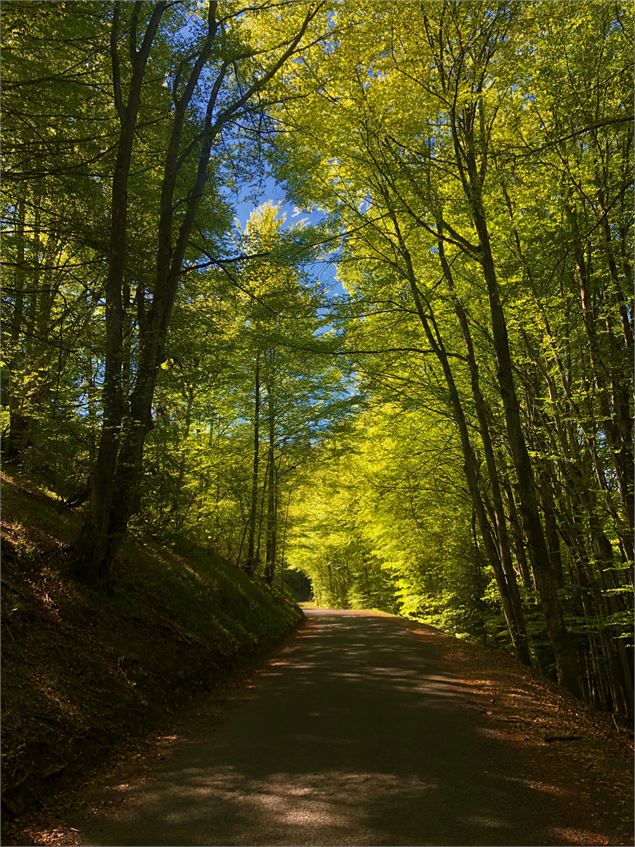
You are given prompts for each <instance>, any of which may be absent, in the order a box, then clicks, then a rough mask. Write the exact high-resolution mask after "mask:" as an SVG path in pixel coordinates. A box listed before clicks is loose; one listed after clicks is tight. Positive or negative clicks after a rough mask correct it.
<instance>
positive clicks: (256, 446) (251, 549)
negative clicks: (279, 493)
mask: <svg viewBox="0 0 635 847" xmlns="http://www.w3.org/2000/svg"><path fill="white" fill-rule="evenodd" d="M259 473H260V351H258V352H257V353H256V367H255V374H254V441H253V462H252V473H251V503H250V507H249V523H248V526H249V530H248V532H249V536H248V541H247V561H246V562H245V570H246V571H247V573H248V574H252V573H253V572H254V571H255V569H256V561H255V558H254V554H255V546H256V518H257V515H258V477H259Z"/></svg>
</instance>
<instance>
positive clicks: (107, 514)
mask: <svg viewBox="0 0 635 847" xmlns="http://www.w3.org/2000/svg"><path fill="white" fill-rule="evenodd" d="M165 8H166V3H165V2H159V3H157V4H156V6H155V7H154V10H153V12H152V16H151V19H150V23H149V24H148V28H147V30H146V33H145V36H144V39H143V43H142V46H141V48H140V49H139V50H137V45H136V44H134V45H132V44H131V45H130V55H131V57H132V58H131V64H132V76H131V80H130V86H129V89H128V97H127V101H126V102H125V103H124V99H123V92H122V86H121V82H122V80H121V68H120V60H119V38H120V29H119V23H120V13H121V5H120V4H119V3H116V4H115V5H114V8H113V20H112V27H111V37H110V55H111V63H112V78H113V89H114V100H115V107H116V109H117V112H118V114H119V122H120V126H119V140H118V144H117V157H116V160H115V171H114V176H113V183H112V195H111V217H110V250H109V253H110V255H109V264H108V274H107V277H106V351H105V352H106V356H105V371H104V385H103V389H102V404H103V423H102V427H101V434H100V439H99V447H98V450H97V459H96V462H95V467H94V470H93V476H92V490H91V498H90V507H89V512H88V515H87V517H86V520H85V523H84V525H83V527H82V529H81V531H80V534H79V537H78V538H77V540H76V542H75V545H74V550H73V557H74V559H75V562H76V568H77V573H78V575H79V576H80V577H82V578H83V579H85V580H87V581H89V582H95V583H99V584H106V585H107V584H108V583H109V582H110V579H111V572H110V571H111V563H112V558H113V556H114V553H115V551H116V548H117V546H118V544H119V536H118V535H117V534H115V535H113V520H112V515H111V510H112V505H113V493H114V489H115V477H116V474H117V472H118V462H119V448H120V435H121V425H122V419H123V395H122V364H123V327H124V317H125V315H124V302H123V288H124V282H125V273H126V256H127V231H128V179H129V174H130V167H131V163H132V149H133V145H134V139H135V133H136V127H137V119H138V115H139V109H140V106H141V91H142V85H143V77H144V72H145V67H146V63H147V60H148V58H149V55H150V49H151V46H152V43H153V41H154V38H155V36H156V32H157V29H158V26H159V23H160V20H161V17H162V15H163V12H164V11H165ZM139 10H140V5H136V6H135V7H134V9H133V11H132V15H133V16H134V17H135V19H136V18H137V16H138V14H139ZM115 523H116V521H115Z"/></svg>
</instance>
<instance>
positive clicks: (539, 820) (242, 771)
mask: <svg viewBox="0 0 635 847" xmlns="http://www.w3.org/2000/svg"><path fill="white" fill-rule="evenodd" d="M308 618H309V620H308V623H307V625H306V627H305V628H304V629H303V630H301V632H300V633H299V636H298V638H297V639H296V640H295V642H293V643H292V644H290V645H287V647H285V648H284V649H283V650H281V651H280V653H279V654H278V655H277V656H275V657H274V658H273V659H272V660H270V661H269V662H268V663H267V664H266V665H265V666H264V667H263V668H262V669H261V670H260V671H258V672H257V673H256V674H255V675H254V676H253V678H252V680H251V682H250V685H251V687H250V688H248V689H247V690H243V691H241V692H239V693H237V694H236V696H235V697H234V698H233V701H232V709H231V712H230V714H229V716H228V719H227V721H226V722H225V723H224V724H223V725H222V726H220V727H219V729H218V730H217V731H215V732H211V733H210V732H204V731H202V732H201V733H200V734H199V735H196V736H193V737H191V738H178V737H176V736H172V737H167V736H165V737H163V743H164V745H165V747H164V750H165V753H166V756H164V757H161V758H162V759H164V760H163V761H161V762H159V763H157V766H156V768H154V772H153V778H152V779H149V780H148V779H140V780H139V779H138V780H136V781H135V780H133V779H130V778H125V779H121V777H120V778H119V780H118V781H117V782H116V783H115V784H114V785H113V786H112V787H111V789H109V791H110V794H109V796H110V797H113V796H117V797H118V801H117V803H116V806H115V808H116V814H115V815H113V813H112V812H111V811H106V812H104V811H101V812H99V811H96V812H95V814H94V815H93V816H92V818H91V820H90V821H89V822H88V823H87V825H86V827H85V835H86V838H87V842H86V843H90V844H95V845H106V844H113V843H117V844H122V845H124V844H141V843H145V842H144V841H143V835H142V834H143V833H144V832H147V831H148V825H149V822H150V825H151V826H152V827H153V829H152V831H153V833H157V835H155V837H154V840H153V843H155V844H210V845H213V844H228V845H230V844H241V845H247V844H265V843H266V844H272V845H273V844H307V845H309V844H315V845H326V844H338V845H348V844H357V845H359V844H364V845H371V844H378V845H379V844H404V845H405V844H421V845H424V844H436V845H444V844H447V845H449V844H471V845H488V844H489V845H493V844H516V845H529V844H545V845H547V844H563V843H564V844H569V843H579V842H575V840H572V839H570V838H569V836H568V835H566V833H574V832H575V831H576V830H575V826H576V824H579V820H576V818H575V810H574V809H572V807H570V805H568V803H569V801H568V798H569V797H570V791H569V790H568V789H567V785H566V783H564V781H563V784H560V782H559V781H558V780H557V779H556V780H554V779H553V776H552V778H550V779H549V778H546V779H545V780H544V781H542V780H540V779H537V778H536V777H535V774H534V773H533V771H532V772H528V771H527V764H528V760H527V758H526V756H527V755H532V756H533V755H539V754H541V752H542V751H541V750H540V749H535V748H533V747H531V746H529V745H525V746H524V747H522V746H521V745H518V744H517V743H516V741H515V739H513V738H511V737H510V735H509V733H508V732H506V731H505V730H504V729H501V728H499V727H498V726H497V725H496V723H495V722H494V723H493V722H492V719H491V717H490V715H489V714H487V713H486V710H484V709H482V708H480V707H479V705H478V704H479V703H481V701H482V698H483V696H484V695H483V688H484V689H485V691H486V692H488V691H489V688H488V685H489V680H485V679H484V678H482V677H480V676H478V675H476V677H477V678H475V679H473V680H472V679H465V678H460V677H458V676H456V675H454V674H451V673H449V672H447V671H446V668H447V667H448V665H447V664H446V663H445V661H444V660H443V658H442V654H443V650H441V649H440V647H439V636H437V635H436V634H435V633H434V631H430V633H429V637H428V638H425V639H422V638H420V637H417V638H412V639H409V638H408V637H407V635H406V632H407V630H408V626H407V624H406V625H405V624H404V622H403V621H400V620H399V619H397V618H392V617H375V616H370V615H369V616H365V615H363V614H360V613H355V614H346V613H344V614H342V615H341V616H339V615H338V614H337V613H331V612H328V613H325V614H324V617H323V618H322V617H320V615H319V614H316V613H311V614H310V615H309V616H308ZM507 693H508V694H509V696H510V697H511V696H512V695H516V694H517V693H518V691H517V690H515V689H513V688H512V689H510V690H509V692H507ZM523 751H524V752H523ZM510 774H513V776H510ZM106 796H108V791H107V793H106ZM555 822H558V824H559V825H561V827H562V830H561V831H562V833H565V835H563V836H562V837H560V836H557V837H556V835H555V834H554V833H555V829H553V827H552V828H551V829H549V824H554V823H555ZM567 827H570V829H567ZM572 838H573V836H572ZM593 843H602V842H601V841H596V842H593Z"/></svg>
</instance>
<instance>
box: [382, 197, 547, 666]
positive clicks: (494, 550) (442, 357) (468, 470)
mask: <svg viewBox="0 0 635 847" xmlns="http://www.w3.org/2000/svg"><path fill="white" fill-rule="evenodd" d="M386 199H387V202H388V206H389V208H390V202H389V199H388V198H386ZM389 215H390V218H391V220H392V223H393V227H394V230H395V236H396V238H397V242H398V246H399V253H400V254H401V257H402V259H403V261H404V263H405V271H406V272H405V276H406V279H407V280H408V282H409V284H410V289H411V292H412V296H413V300H414V303H415V308H416V310H417V314H418V316H419V320H420V322H421V325H422V327H423V330H424V333H425V335H426V338H427V339H428V342H429V344H430V346H431V348H432V350H433V351H434V353H435V355H436V357H437V359H438V360H439V363H440V365H441V369H442V370H443V375H444V377H445V382H446V385H447V388H448V395H449V400H450V406H451V409H452V414H453V418H454V421H455V423H456V425H457V428H458V430H459V437H460V440H461V449H462V452H463V462H464V464H463V468H464V471H465V478H466V481H467V484H468V489H469V492H470V496H471V499H472V505H473V508H474V511H475V512H476V517H477V520H478V525H479V530H480V532H481V537H482V539H483V543H484V545H485V550H486V553H487V557H488V560H489V562H490V564H491V565H492V568H493V569H494V575H495V578H496V584H497V586H498V590H499V594H500V598H501V606H502V609H503V615H504V618H505V622H506V624H507V630H508V632H509V636H510V640H511V642H512V646H513V648H514V650H515V652H516V654H517V655H518V657H519V658H520V659H521V660H522V661H525V662H526V663H527V664H530V659H529V653H528V649H527V644H526V638H524V639H523V637H522V627H521V626H519V624H518V622H517V619H516V612H517V610H516V608H515V606H514V602H513V600H512V596H511V592H510V587H509V583H508V581H507V576H506V574H505V572H504V569H503V566H502V563H501V559H500V551H499V549H498V547H497V544H496V542H495V539H494V535H493V533H492V528H491V525H490V522H489V519H488V516H487V509H486V508H485V504H484V500H483V494H482V492H481V490H480V486H479V472H478V463H477V460H476V455H475V453H474V448H473V446H472V443H471V440H470V434H469V429H468V424H467V420H466V418H465V412H464V410H463V404H462V402H461V397H460V394H459V390H458V388H457V385H456V381H455V379H454V374H453V372H452V367H451V365H450V361H449V357H448V354H447V351H446V349H445V346H444V344H443V341H442V339H441V336H440V333H439V331H438V327H437V326H436V323H435V322H434V318H433V315H432V313H431V312H428V313H426V309H425V307H424V302H423V296H422V292H421V290H420V288H419V287H418V285H417V278H416V274H415V270H414V265H413V262H412V257H411V255H410V252H409V250H408V247H407V245H406V242H405V239H404V238H403V234H402V232H401V228H400V226H399V222H398V220H397V216H396V214H395V213H394V211H392V209H391V210H390V212H389Z"/></svg>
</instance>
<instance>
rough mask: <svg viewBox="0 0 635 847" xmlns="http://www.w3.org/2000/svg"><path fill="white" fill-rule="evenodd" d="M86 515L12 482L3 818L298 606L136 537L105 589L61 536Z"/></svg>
mask: <svg viewBox="0 0 635 847" xmlns="http://www.w3.org/2000/svg"><path fill="white" fill-rule="evenodd" d="M78 522H79V516H77V515H74V514H70V513H69V512H68V511H66V510H64V509H63V508H62V507H61V506H59V505H58V504H56V503H55V501H54V500H53V499H52V498H50V497H49V496H47V495H46V494H43V493H41V492H37V491H29V490H28V489H27V488H26V487H25V486H24V485H22V484H21V483H20V481H19V480H17V479H7V478H5V479H4V483H3V510H2V542H3V560H2V653H3V662H2V716H3V734H2V742H3V751H2V768H3V778H2V800H3V811H4V815H3V822H4V823H10V820H11V818H12V817H13V816H15V815H16V814H20V812H22V811H23V810H25V809H28V808H30V807H31V806H32V805H33V804H34V803H37V802H38V801H39V800H40V799H42V798H45V797H47V796H48V795H49V794H50V792H51V791H52V790H53V789H54V788H55V787H56V786H60V785H72V784H73V782H74V781H75V780H76V778H77V777H78V776H80V775H81V774H82V773H84V772H85V770H86V768H88V767H89V766H91V765H93V764H96V763H101V762H103V761H105V759H106V758H107V757H108V756H109V755H110V754H111V753H112V752H113V750H115V749H118V748H120V747H121V746H122V744H125V743H126V742H127V741H130V740H132V739H135V738H139V737H143V736H144V735H145V734H147V733H148V731H149V730H150V729H152V728H153V727H155V726H158V725H159V724H160V723H161V722H162V721H164V720H166V716H169V715H170V714H171V712H172V711H173V710H175V709H180V708H182V707H183V704H184V703H185V702H187V700H188V699H190V698H192V697H196V696H198V695H200V694H201V693H203V692H206V691H209V690H210V689H212V688H213V687H215V686H216V685H218V684H219V683H221V682H223V681H224V680H225V679H226V678H227V677H228V675H230V674H231V673H232V672H234V671H235V670H236V668H238V667H240V666H242V665H244V664H245V663H249V662H250V661H252V660H253V659H254V657H256V656H258V655H261V654H262V652H263V651H264V650H266V649H269V648H271V646H272V645H274V644H275V643H278V642H279V641H280V640H281V639H282V638H284V636H285V635H286V634H287V633H289V632H290V631H291V630H292V629H293V627H294V626H295V625H296V624H297V623H298V622H299V620H300V619H301V617H302V613H301V612H300V610H299V609H298V608H297V607H296V606H294V605H292V604H290V603H288V602H287V601H284V600H282V599H281V598H280V597H279V596H278V595H277V594H275V593H273V592H271V591H270V590H269V589H268V588H267V587H266V586H264V585H260V584H254V583H252V582H251V581H250V580H249V579H247V578H246V577H245V575H244V574H243V573H242V572H240V571H239V570H238V569H237V568H235V567H233V566H232V565H230V564H228V563H226V562H224V561H222V560H220V559H219V558H217V557H215V556H214V555H213V554H210V553H206V552H203V551H197V550H190V551H188V553H187V555H185V554H182V553H181V554H179V553H176V552H173V551H168V550H165V549H161V548H160V547H159V546H158V545H156V544H145V543H142V542H139V541H137V542H134V541H130V542H129V543H127V544H126V545H125V546H124V549H123V551H122V554H121V556H120V557H119V559H118V561H117V563H116V579H117V586H116V590H115V591H114V593H113V594H112V596H108V597H106V596H104V595H103V594H101V593H98V592H96V591H93V590H90V589H88V588H86V587H85V586H83V585H80V584H78V583H77V582H76V581H75V580H73V579H71V578H70V577H69V575H68V573H67V567H66V565H65V560H64V556H63V551H64V546H65V544H67V543H68V542H69V541H70V540H71V539H72V538H73V536H74V534H75V532H76V531H77V527H78ZM5 843H6V841H5Z"/></svg>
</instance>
